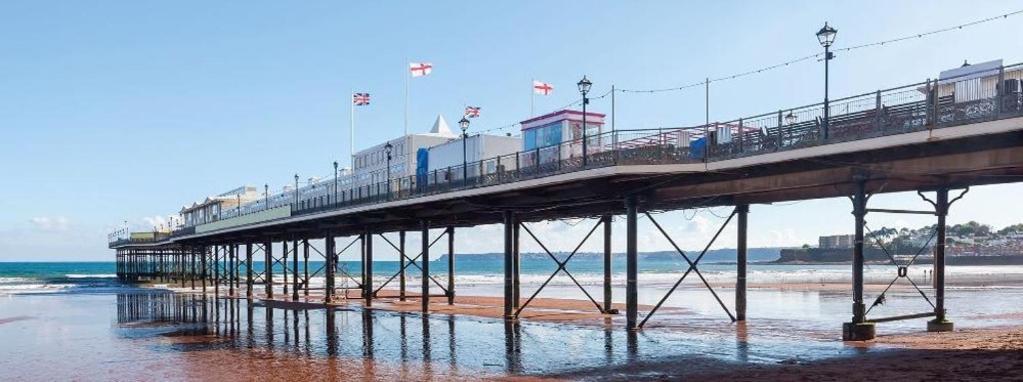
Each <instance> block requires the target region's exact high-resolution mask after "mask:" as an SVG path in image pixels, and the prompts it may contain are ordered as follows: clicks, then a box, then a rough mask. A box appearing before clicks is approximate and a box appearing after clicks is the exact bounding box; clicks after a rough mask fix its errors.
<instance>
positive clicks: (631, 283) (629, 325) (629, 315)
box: [625, 195, 639, 330]
mask: <svg viewBox="0 0 1023 382" xmlns="http://www.w3.org/2000/svg"><path fill="white" fill-rule="evenodd" d="M636 204H637V203H636V196H635V195H630V196H628V197H626V198H625V328H626V329H627V330H636V329H637V326H636V323H637V322H638V321H637V318H638V317H639V301H638V300H637V298H638V296H639V285H638V284H637V280H636V279H637V275H638V273H639V261H638V260H639V259H638V257H639V252H638V245H639V241H638V239H637V235H638V232H637V226H636V223H637V217H636V212H637V210H638V208H637V206H636Z"/></svg>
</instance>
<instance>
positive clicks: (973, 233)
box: [948, 220, 991, 237]
mask: <svg viewBox="0 0 1023 382" xmlns="http://www.w3.org/2000/svg"><path fill="white" fill-rule="evenodd" d="M948 233H949V235H951V236H957V237H985V236H990V235H991V226H989V225H987V224H980V223H977V222H975V221H972V220H971V221H969V222H967V223H964V224H956V225H954V226H952V227H949V229H948Z"/></svg>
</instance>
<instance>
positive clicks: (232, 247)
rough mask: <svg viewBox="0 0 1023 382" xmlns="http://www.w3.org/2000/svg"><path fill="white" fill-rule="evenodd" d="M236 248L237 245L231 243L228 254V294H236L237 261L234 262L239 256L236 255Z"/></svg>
mask: <svg viewBox="0 0 1023 382" xmlns="http://www.w3.org/2000/svg"><path fill="white" fill-rule="evenodd" d="M235 248H236V247H235V245H234V244H231V245H230V246H229V247H228V249H229V250H230V252H229V253H228V255H227V295H228V296H234V271H233V269H234V268H236V267H235V263H234V259H235V258H236V257H237V256H235V255H236V254H235V251H236V250H235Z"/></svg>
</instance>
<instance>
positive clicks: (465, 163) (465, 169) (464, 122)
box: [458, 116, 469, 184]
mask: <svg viewBox="0 0 1023 382" xmlns="http://www.w3.org/2000/svg"><path fill="white" fill-rule="evenodd" d="M458 127H460V128H461V129H462V183H465V184H468V183H469V154H467V153H468V150H467V148H466V140H468V139H469V133H468V131H469V120H468V119H466V118H465V117H464V116H463V117H462V119H461V120H460V121H458Z"/></svg>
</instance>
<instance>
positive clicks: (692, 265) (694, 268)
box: [639, 207, 739, 328]
mask: <svg viewBox="0 0 1023 382" xmlns="http://www.w3.org/2000/svg"><path fill="white" fill-rule="evenodd" d="M737 213H739V207H736V208H735V209H733V210H732V213H731V214H729V215H728V218H726V219H725V221H724V223H721V227H720V228H718V230H717V232H715V233H714V237H712V238H711V239H710V241H709V242H707V245H706V246H704V247H703V251H700V255H699V256H697V257H696V260H692V259H690V258H689V256H688V255H686V253H685V251H683V250H682V249H681V248H679V246H678V244H676V243H675V240H674V239H672V238H671V235H669V234H668V232H667V231H665V230H664V228H663V227H661V224H660V223H658V222H657V219H654V217H653V215H651V214H650V213H649V212H644V213H643V214H644V215H646V217H647V219H650V222H651V223H653V224H654V227H657V230H658V231H660V232H661V234H662V235H664V238H665V239H667V240H668V243H671V246H672V248H674V249H675V251H676V252H678V254H679V255H681V256H682V259H684V260H685V261H686V263H687V264H688V268H686V271H685V273H683V274H682V277H680V278H679V279H678V281H676V282H675V284H674V285H672V286H671V288H670V289H668V293H665V294H664V297H662V298H661V299H660V301H658V302H657V304H656V305H654V307H653V308H652V309H650V312H648V313H647V314H646V316H644V317H643V320H642V321H640V322H639V327H640V328H642V327H643V325H646V322H647V321H648V320H649V319H650V317H652V316H653V315H654V313H656V312H657V310H658V309H660V308H661V305H663V304H664V302H665V301H667V300H668V298H669V297H671V295H672V294H673V293H675V290H676V289H678V286H679V285H681V284H682V282H683V281H685V279H686V277H688V276H689V274H690V273H696V276H697V277H699V278H700V281H701V282H702V283H703V285H704V286H705V287H706V288H707V290H708V291H710V294H711V295H713V296H714V299H715V300H717V302H718V305H721V309H722V310H724V311H725V314H727V315H728V318H729V319H730V320H732V322H735V321H736V319H735V316H734V315H732V312H731V311H730V310H728V307H727V306H725V303H724V302H723V301H721V297H719V296H718V294H717V292H715V291H714V288H713V287H711V286H710V283H709V282H707V279H706V278H704V277H703V273H700V269H699V268H698V265H699V264H700V260H702V259H703V256H704V255H706V254H707V251H708V250H710V247H711V246H712V245H714V242H715V241H717V238H718V237H719V236H721V232H722V231H724V230H725V227H727V226H728V223H729V222H731V221H732V218H733V217H735V215H736V214H737Z"/></svg>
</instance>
